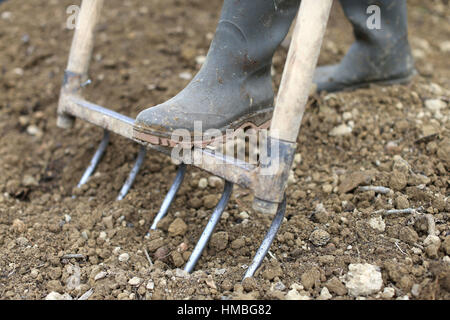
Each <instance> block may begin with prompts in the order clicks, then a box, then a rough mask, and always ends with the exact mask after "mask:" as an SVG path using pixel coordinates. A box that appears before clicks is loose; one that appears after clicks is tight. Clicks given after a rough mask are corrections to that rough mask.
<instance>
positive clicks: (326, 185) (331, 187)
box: [322, 183, 333, 193]
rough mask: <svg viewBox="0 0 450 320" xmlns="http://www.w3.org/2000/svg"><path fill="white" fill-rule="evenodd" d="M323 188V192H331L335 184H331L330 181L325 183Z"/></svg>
mask: <svg viewBox="0 0 450 320" xmlns="http://www.w3.org/2000/svg"><path fill="white" fill-rule="evenodd" d="M322 190H323V192H325V193H331V192H332V191H333V186H332V185H331V184H329V183H327V184H324V185H323V186H322Z"/></svg>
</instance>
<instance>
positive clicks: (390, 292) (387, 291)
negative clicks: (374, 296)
mask: <svg viewBox="0 0 450 320" xmlns="http://www.w3.org/2000/svg"><path fill="white" fill-rule="evenodd" d="M394 296H395V289H394V288H389V287H386V288H384V290H383V292H382V293H381V298H383V299H391V298H393V297H394Z"/></svg>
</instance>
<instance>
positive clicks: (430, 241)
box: [423, 234, 441, 247]
mask: <svg viewBox="0 0 450 320" xmlns="http://www.w3.org/2000/svg"><path fill="white" fill-rule="evenodd" d="M423 244H424V245H425V246H426V247H428V246H432V245H435V246H440V245H441V239H439V237H438V236H435V235H431V234H430V235H429V236H427V237H426V238H425V240H424V241H423Z"/></svg>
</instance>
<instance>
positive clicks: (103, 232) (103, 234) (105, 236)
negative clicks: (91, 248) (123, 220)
mask: <svg viewBox="0 0 450 320" xmlns="http://www.w3.org/2000/svg"><path fill="white" fill-rule="evenodd" d="M107 237H108V235H107V234H106V232H105V231H102V232H100V234H99V236H98V238H99V239H100V240H103V241H105V240H106V238H107Z"/></svg>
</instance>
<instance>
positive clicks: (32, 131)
mask: <svg viewBox="0 0 450 320" xmlns="http://www.w3.org/2000/svg"><path fill="white" fill-rule="evenodd" d="M27 133H28V134H29V135H30V136H36V137H40V136H42V131H41V129H39V128H38V127H37V126H35V125H31V126H28V127H27Z"/></svg>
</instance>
